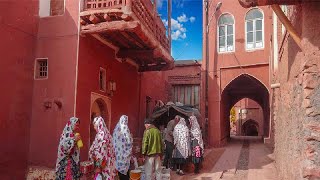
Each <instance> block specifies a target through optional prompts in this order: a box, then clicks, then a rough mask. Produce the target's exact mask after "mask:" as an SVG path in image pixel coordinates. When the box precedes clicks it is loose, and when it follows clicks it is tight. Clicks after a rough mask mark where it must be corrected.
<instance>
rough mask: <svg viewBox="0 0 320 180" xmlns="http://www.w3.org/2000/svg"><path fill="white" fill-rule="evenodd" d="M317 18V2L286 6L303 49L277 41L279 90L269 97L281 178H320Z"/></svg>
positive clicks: (319, 26) (290, 42) (286, 40)
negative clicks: (271, 100) (270, 98)
mask: <svg viewBox="0 0 320 180" xmlns="http://www.w3.org/2000/svg"><path fill="white" fill-rule="evenodd" d="M319 14H320V4H319V3H311V4H302V5H296V6H291V7H289V19H290V20H291V22H292V24H293V26H294V27H295V29H296V30H297V31H298V33H299V35H301V37H302V50H301V49H300V48H299V47H298V46H297V45H296V43H295V42H294V41H293V40H292V38H291V37H290V36H289V35H284V36H283V37H282V38H280V41H279V48H280V49H279V72H278V73H276V74H277V75H276V76H275V77H274V78H273V82H274V83H280V88H279V89H274V90H273V93H272V94H273V97H272V99H273V104H272V109H273V113H272V114H273V119H274V123H275V156H276V165H277V168H278V171H279V175H280V177H281V179H290V180H293V179H320V157H319V154H320V124H319V120H320V101H319V100H320V81H319V76H320V75H319V74H320V73H319V71H320V51H319V46H320V31H319V29H320V20H319V18H318V17H319ZM278 33H281V32H278Z"/></svg>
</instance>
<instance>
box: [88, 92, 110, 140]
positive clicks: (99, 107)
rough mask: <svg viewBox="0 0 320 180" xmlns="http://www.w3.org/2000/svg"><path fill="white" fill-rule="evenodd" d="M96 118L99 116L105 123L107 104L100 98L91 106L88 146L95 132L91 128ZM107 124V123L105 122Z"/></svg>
mask: <svg viewBox="0 0 320 180" xmlns="http://www.w3.org/2000/svg"><path fill="white" fill-rule="evenodd" d="M97 116H101V117H102V118H103V119H104V120H105V121H107V120H108V109H107V104H106V103H105V101H104V100H103V99H101V98H98V99H96V100H95V101H94V102H93V103H92V106H91V122H90V145H91V144H92V142H93V140H94V138H95V136H96V130H95V129H94V127H93V124H92V122H93V119H94V118H95V117H97ZM105 123H106V124H107V122H105Z"/></svg>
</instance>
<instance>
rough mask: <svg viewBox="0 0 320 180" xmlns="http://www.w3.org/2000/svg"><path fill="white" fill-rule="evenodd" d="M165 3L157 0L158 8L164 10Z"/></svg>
mask: <svg viewBox="0 0 320 180" xmlns="http://www.w3.org/2000/svg"><path fill="white" fill-rule="evenodd" d="M163 1H164V0H157V7H158V8H162V5H163Z"/></svg>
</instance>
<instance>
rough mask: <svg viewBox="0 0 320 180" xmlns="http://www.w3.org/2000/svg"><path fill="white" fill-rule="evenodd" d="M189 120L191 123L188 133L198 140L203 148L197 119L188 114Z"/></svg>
mask: <svg viewBox="0 0 320 180" xmlns="http://www.w3.org/2000/svg"><path fill="white" fill-rule="evenodd" d="M189 121H190V124H191V128H190V133H191V134H192V136H193V138H195V139H197V140H198V143H199V146H200V147H201V148H202V149H203V139H202V134H201V130H200V126H199V123H198V120H197V118H196V117H195V116H190V118H189Z"/></svg>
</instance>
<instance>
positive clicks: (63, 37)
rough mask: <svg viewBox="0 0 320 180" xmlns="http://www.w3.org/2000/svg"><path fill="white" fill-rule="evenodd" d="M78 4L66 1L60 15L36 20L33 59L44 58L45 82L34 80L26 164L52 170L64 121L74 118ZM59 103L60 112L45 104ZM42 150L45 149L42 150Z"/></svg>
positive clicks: (53, 106) (54, 107) (56, 108)
mask: <svg viewBox="0 0 320 180" xmlns="http://www.w3.org/2000/svg"><path fill="white" fill-rule="evenodd" d="M78 19H79V2H78V1H66V9H65V13H64V15H62V16H52V17H45V18H40V21H39V30H38V39H37V45H36V58H48V68H49V69H48V79H46V80H35V82H34V88H33V99H32V101H33V102H32V107H33V109H32V121H31V128H30V153H29V162H30V165H37V166H46V167H52V168H53V167H55V163H56V158H57V147H58V143H59V138H60V135H61V133H62V130H63V128H64V126H65V124H66V122H67V121H68V119H69V118H70V117H72V116H74V114H75V113H74V103H75V86H76V83H75V82H76V70H77V69H76V68H77V48H78V37H79V33H78V29H79V28H78V27H79V22H78ZM54 100H60V101H61V102H62V109H58V107H57V106H56V105H55V104H54V103H53V104H52V108H50V109H45V108H44V106H43V103H44V102H45V101H49V102H53V101H54ZM44 149H45V150H44Z"/></svg>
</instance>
